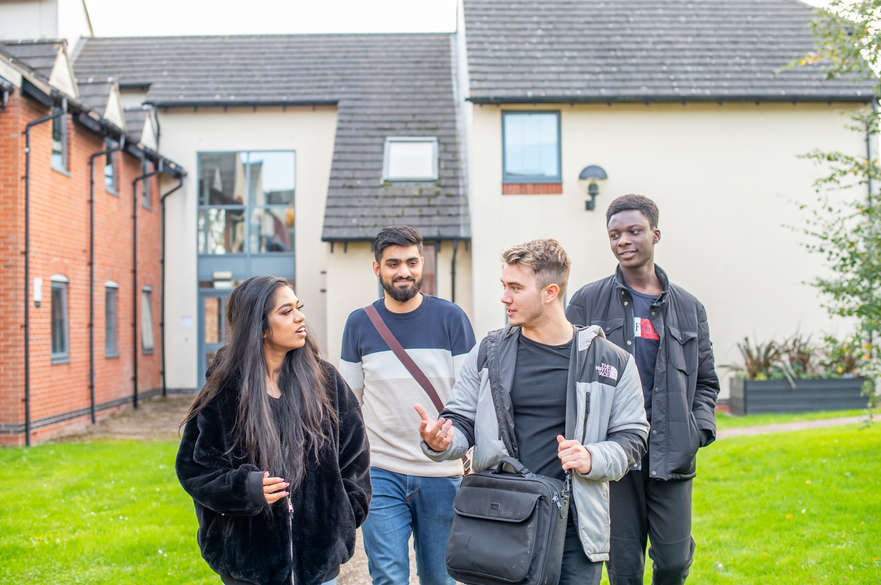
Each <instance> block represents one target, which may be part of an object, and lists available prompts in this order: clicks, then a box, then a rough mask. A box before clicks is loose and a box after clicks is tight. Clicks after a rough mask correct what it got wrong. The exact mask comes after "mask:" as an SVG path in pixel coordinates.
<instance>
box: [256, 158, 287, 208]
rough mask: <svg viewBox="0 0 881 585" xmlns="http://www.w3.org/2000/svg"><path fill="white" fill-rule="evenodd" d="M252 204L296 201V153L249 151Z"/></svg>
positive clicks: (276, 203)
mask: <svg viewBox="0 0 881 585" xmlns="http://www.w3.org/2000/svg"><path fill="white" fill-rule="evenodd" d="M248 172H249V174H250V179H249V186H250V188H251V189H250V190H251V200H250V201H251V205H278V204H281V205H284V204H287V203H293V201H294V184H295V180H294V173H295V167H294V153H293V152H251V153H248Z"/></svg>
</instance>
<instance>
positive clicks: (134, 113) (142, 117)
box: [123, 108, 150, 141]
mask: <svg viewBox="0 0 881 585" xmlns="http://www.w3.org/2000/svg"><path fill="white" fill-rule="evenodd" d="M123 113H124V114H125V133H126V134H127V135H128V136H130V137H132V138H134V139H135V140H137V141H140V140H141V136H143V134H144V124H145V123H146V122H147V116H148V115H149V114H150V108H125V109H124V110H123Z"/></svg>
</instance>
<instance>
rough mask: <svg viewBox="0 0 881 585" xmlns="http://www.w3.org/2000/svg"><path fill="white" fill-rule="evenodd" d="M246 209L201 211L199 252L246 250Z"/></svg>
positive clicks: (220, 252) (237, 251) (213, 252)
mask: <svg viewBox="0 0 881 585" xmlns="http://www.w3.org/2000/svg"><path fill="white" fill-rule="evenodd" d="M244 215H245V212H244V209H202V210H200V211H199V219H198V228H199V254H241V253H243V252H244V251H245V220H244Z"/></svg>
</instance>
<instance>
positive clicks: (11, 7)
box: [0, 0, 58, 40]
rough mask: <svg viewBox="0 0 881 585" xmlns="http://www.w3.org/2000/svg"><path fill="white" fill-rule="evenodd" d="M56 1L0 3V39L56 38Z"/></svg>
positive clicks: (39, 0)
mask: <svg viewBox="0 0 881 585" xmlns="http://www.w3.org/2000/svg"><path fill="white" fill-rule="evenodd" d="M57 15H58V2H57V0H38V1H27V0H25V1H21V2H16V1H12V2H9V1H6V2H0V39H8V40H25V39H54V38H58V16H57Z"/></svg>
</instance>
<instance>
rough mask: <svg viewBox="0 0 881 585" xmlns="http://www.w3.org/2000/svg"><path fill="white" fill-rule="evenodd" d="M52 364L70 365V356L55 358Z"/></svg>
mask: <svg viewBox="0 0 881 585" xmlns="http://www.w3.org/2000/svg"><path fill="white" fill-rule="evenodd" d="M51 362H52V365H53V366H54V365H55V364H69V363H70V356H67V355H65V356H58V357H53V358H52V359H51Z"/></svg>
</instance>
